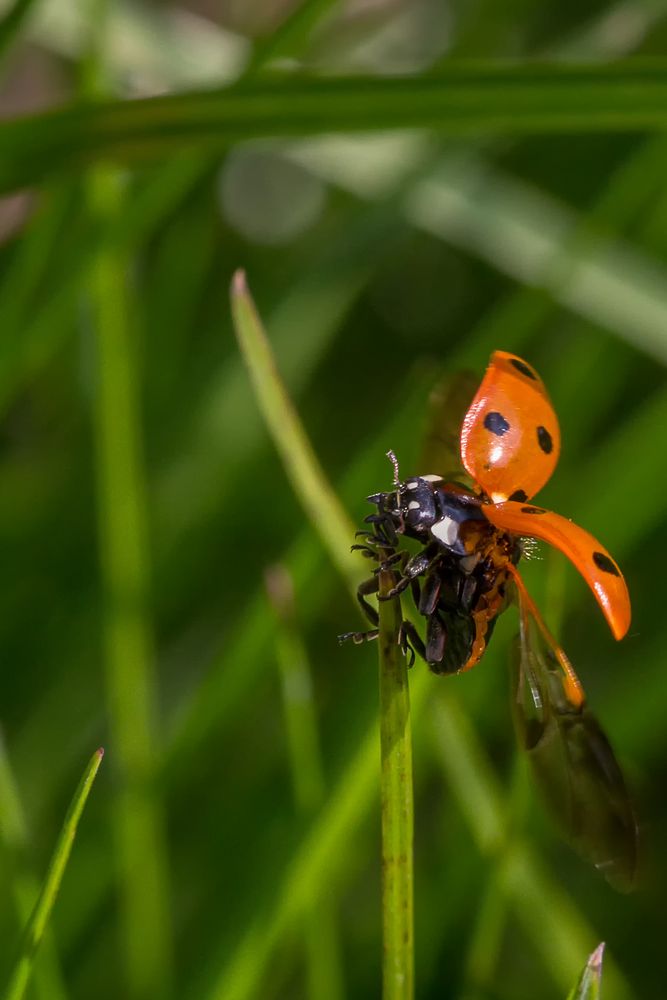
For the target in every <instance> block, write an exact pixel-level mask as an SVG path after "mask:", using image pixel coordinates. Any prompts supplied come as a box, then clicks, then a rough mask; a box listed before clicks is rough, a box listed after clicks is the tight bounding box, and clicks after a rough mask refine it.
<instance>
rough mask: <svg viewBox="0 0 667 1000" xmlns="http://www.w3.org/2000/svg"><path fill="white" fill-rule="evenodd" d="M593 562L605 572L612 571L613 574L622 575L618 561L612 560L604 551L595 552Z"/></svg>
mask: <svg viewBox="0 0 667 1000" xmlns="http://www.w3.org/2000/svg"><path fill="white" fill-rule="evenodd" d="M593 562H594V563H595V565H596V566H597V568H598V569H601V570H602V572H603V573H611V575H612V576H620V575H621V574H620V572H619V569H618V566H617V565H616V563H614V562H612V560H611V559H610V558H609V556H607V555H605V554H604V552H594V553H593Z"/></svg>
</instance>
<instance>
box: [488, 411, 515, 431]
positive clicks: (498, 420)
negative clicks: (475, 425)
mask: <svg viewBox="0 0 667 1000" xmlns="http://www.w3.org/2000/svg"><path fill="white" fill-rule="evenodd" d="M484 426H485V427H486V429H487V431H491V433H492V434H496V435H497V436H498V437H502V436H503V434H507V432H508V430H509V429H510V425H509V424H508V423H507V421H506V420H505V418H504V416H503V415H502V413H496V412H495V410H494V411H492V412H491V413H487V415H486V416H485V417H484Z"/></svg>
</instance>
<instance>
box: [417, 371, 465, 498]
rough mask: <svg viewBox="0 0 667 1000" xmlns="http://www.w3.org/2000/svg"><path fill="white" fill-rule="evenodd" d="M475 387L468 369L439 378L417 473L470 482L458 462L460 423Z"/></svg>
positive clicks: (431, 397) (429, 406) (428, 416)
mask: <svg viewBox="0 0 667 1000" xmlns="http://www.w3.org/2000/svg"><path fill="white" fill-rule="evenodd" d="M476 388H477V379H476V378H475V376H474V375H473V374H472V373H470V372H457V373H456V374H454V375H447V376H445V377H444V378H442V379H441V380H440V381H439V382H438V383H437V384H436V385H435V387H434V388H433V390H432V391H431V394H430V396H429V401H428V407H427V412H426V423H425V428H424V435H423V444H422V449H421V453H420V458H419V465H418V468H419V470H420V475H428V474H434V475H439V476H442V478H443V479H447V480H454V481H458V482H462V483H464V484H466V485H468V484H469V479H468V475H467V473H466V472H465V470H464V468H463V466H462V465H461V445H460V436H461V426H462V424H463V418H464V417H465V415H466V413H467V411H468V409H469V407H470V403H471V402H472V398H473V396H474V395H475V389H476Z"/></svg>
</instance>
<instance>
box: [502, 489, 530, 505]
mask: <svg viewBox="0 0 667 1000" xmlns="http://www.w3.org/2000/svg"><path fill="white" fill-rule="evenodd" d="M507 499H508V500H516V502H517V503H523V502H524V501H525V500H527V499H528V494H527V493H526V492H524V490H515V491H514V493H510V495H509V496H508V498H507Z"/></svg>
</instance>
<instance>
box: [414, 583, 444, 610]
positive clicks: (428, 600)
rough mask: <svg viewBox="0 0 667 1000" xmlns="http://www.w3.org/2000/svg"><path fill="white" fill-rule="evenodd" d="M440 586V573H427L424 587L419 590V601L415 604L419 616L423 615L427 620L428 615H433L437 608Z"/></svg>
mask: <svg viewBox="0 0 667 1000" xmlns="http://www.w3.org/2000/svg"><path fill="white" fill-rule="evenodd" d="M441 586H442V576H441V574H440V573H437V572H436V573H429V574H428V575H427V577H426V579H425V580H424V586H423V587H422V589H421V595H420V597H419V601H418V602H417V608H418V609H419V614H420V615H425V616H426V617H427V618H428V617H429V615H432V614H433V612H434V611H435V609H436V608H437V606H438V601H439V599H440V588H441Z"/></svg>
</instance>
